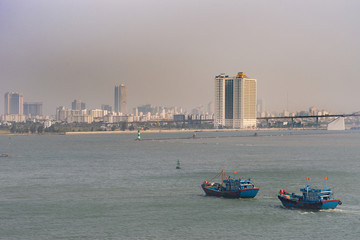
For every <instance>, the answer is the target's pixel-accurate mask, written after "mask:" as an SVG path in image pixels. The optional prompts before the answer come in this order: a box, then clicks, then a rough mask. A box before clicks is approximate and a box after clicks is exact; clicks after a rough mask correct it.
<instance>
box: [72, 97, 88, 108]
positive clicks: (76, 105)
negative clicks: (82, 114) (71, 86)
mask: <svg viewBox="0 0 360 240" xmlns="http://www.w3.org/2000/svg"><path fill="white" fill-rule="evenodd" d="M71 109H72V110H84V109H86V105H85V103H83V102H82V101H81V100H78V99H75V100H74V101H73V102H72V103H71Z"/></svg>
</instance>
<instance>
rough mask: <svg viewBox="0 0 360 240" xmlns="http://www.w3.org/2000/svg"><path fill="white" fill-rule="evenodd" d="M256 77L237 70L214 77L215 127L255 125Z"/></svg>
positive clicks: (249, 126)
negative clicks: (230, 74)
mask: <svg viewBox="0 0 360 240" xmlns="http://www.w3.org/2000/svg"><path fill="white" fill-rule="evenodd" d="M256 91H257V90H256V79H250V78H247V76H246V74H245V73H243V72H239V73H238V74H237V76H236V77H229V76H228V75H225V74H220V75H219V76H216V77H215V122H214V124H215V127H219V126H227V127H232V128H254V127H256V94H257V92H256Z"/></svg>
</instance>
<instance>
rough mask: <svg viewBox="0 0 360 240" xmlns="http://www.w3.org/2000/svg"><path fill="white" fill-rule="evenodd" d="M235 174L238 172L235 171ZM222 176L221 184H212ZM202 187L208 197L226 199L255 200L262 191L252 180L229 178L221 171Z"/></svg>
mask: <svg viewBox="0 0 360 240" xmlns="http://www.w3.org/2000/svg"><path fill="white" fill-rule="evenodd" d="M234 174H237V172H236V171H235V172H234ZM220 176H221V183H217V182H212V180H214V179H216V178H218V177H220ZM201 187H202V189H203V190H204V192H205V193H206V195H208V196H216V197H224V198H253V197H255V196H256V194H257V193H258V192H259V190H260V189H259V188H257V187H255V186H254V184H253V183H252V181H251V179H241V178H238V179H235V178H232V177H230V176H227V175H226V174H225V171H221V172H220V173H219V174H218V175H217V176H215V177H213V178H212V179H211V180H210V181H204V182H203V184H202V185H201Z"/></svg>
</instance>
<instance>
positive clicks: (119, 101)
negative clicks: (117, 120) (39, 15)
mask: <svg viewBox="0 0 360 240" xmlns="http://www.w3.org/2000/svg"><path fill="white" fill-rule="evenodd" d="M114 102H115V103H114V111H115V112H117V113H119V112H121V113H125V114H126V113H127V96H126V86H125V84H120V85H118V86H115V101H114Z"/></svg>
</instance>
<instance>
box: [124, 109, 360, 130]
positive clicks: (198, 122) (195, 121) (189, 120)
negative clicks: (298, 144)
mask: <svg viewBox="0 0 360 240" xmlns="http://www.w3.org/2000/svg"><path fill="white" fill-rule="evenodd" d="M359 116H360V111H359V112H355V113H351V114H345V113H344V114H325V115H308V116H278V117H257V118H256V120H266V122H267V124H268V125H269V120H277V119H289V120H290V122H291V125H292V127H294V119H306V118H313V119H315V121H316V126H319V119H321V118H338V117H359ZM212 122H214V119H204V118H202V117H201V115H200V118H196V119H194V118H193V117H192V116H191V115H189V116H188V118H187V119H182V120H173V119H162V120H160V119H159V120H150V121H134V122H126V123H127V124H134V125H141V124H157V125H159V124H161V123H167V124H169V123H170V124H171V123H183V124H185V123H187V124H191V125H201V124H203V123H212Z"/></svg>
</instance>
